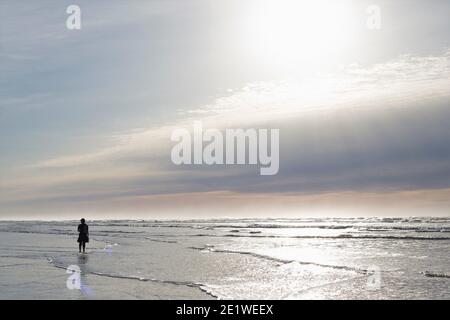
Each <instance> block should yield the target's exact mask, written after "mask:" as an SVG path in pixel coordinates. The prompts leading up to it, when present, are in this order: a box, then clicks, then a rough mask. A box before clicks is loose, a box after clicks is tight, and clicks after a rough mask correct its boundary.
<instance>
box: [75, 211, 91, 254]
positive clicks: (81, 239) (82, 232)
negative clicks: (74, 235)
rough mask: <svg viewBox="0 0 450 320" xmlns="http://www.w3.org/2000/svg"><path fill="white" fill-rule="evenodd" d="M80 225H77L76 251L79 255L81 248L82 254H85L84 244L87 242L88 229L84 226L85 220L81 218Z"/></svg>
mask: <svg viewBox="0 0 450 320" xmlns="http://www.w3.org/2000/svg"><path fill="white" fill-rule="evenodd" d="M80 222H81V223H80V224H79V225H78V232H79V233H80V234H79V235H78V243H79V244H78V250H79V252H80V253H81V247H83V253H85V252H86V243H87V242H89V227H88V225H87V224H86V220H84V218H82V219H81V220H80Z"/></svg>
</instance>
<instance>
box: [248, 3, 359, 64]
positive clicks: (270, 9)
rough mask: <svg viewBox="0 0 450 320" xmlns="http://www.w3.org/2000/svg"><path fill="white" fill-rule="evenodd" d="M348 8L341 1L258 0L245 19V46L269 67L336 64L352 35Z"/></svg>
mask: <svg viewBox="0 0 450 320" xmlns="http://www.w3.org/2000/svg"><path fill="white" fill-rule="evenodd" d="M351 9H352V8H351V6H350V5H348V3H346V2H343V1H321V0H314V1H302V0H260V1H258V2H257V5H254V6H252V8H251V9H250V10H249V12H248V15H247V17H246V26H245V30H244V33H243V34H244V46H245V48H246V51H247V52H248V53H249V54H250V55H251V56H252V57H253V59H258V60H259V61H260V62H261V63H263V64H265V65H269V66H277V65H283V64H289V65H290V66H291V67H292V68H303V67H306V66H308V67H312V66H318V65H320V64H321V63H322V62H323V61H324V60H325V59H326V60H327V63H329V62H330V61H331V60H334V61H337V59H338V58H339V57H340V56H341V55H342V54H345V52H346V50H348V48H349V45H350V44H351V41H352V38H353V36H354V34H353V31H354V26H353V25H352V24H353V23H354V19H353V16H352V14H351V13H352V12H351Z"/></svg>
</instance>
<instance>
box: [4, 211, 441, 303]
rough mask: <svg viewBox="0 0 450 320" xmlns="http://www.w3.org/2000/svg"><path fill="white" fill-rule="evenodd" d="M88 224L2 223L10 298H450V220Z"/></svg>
mask: <svg viewBox="0 0 450 320" xmlns="http://www.w3.org/2000/svg"><path fill="white" fill-rule="evenodd" d="M87 223H88V225H89V230H90V242H89V243H88V245H87V253H86V254H79V253H78V244H77V242H76V240H77V232H76V227H77V221H2V222H0V256H1V262H0V270H1V273H0V299H450V218H446V217H441V218H437V217H436V218H430V217H427V218H420V217H414V218H296V219H294V218H289V219H262V218H261V219H210V220H171V221H169V220H164V221H163V220H114V221H106V220H96V221H89V220H88V221H87ZM69 278H70V279H69ZM75 278H76V280H77V281H78V282H76V281H75V282H71V281H72V280H73V279H75ZM71 284H72V285H71ZM74 284H75V285H74ZM77 284H78V286H77Z"/></svg>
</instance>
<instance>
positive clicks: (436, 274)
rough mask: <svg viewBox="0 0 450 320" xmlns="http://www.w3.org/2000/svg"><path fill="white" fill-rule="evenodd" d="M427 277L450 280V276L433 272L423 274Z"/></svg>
mask: <svg viewBox="0 0 450 320" xmlns="http://www.w3.org/2000/svg"><path fill="white" fill-rule="evenodd" d="M421 273H422V274H423V275H424V276H425V277H431V278H447V279H450V274H448V273H445V272H432V271H424V272H421Z"/></svg>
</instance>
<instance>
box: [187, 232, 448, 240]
mask: <svg viewBox="0 0 450 320" xmlns="http://www.w3.org/2000/svg"><path fill="white" fill-rule="evenodd" d="M186 236H187V237H189V236H191V237H229V238H281V239H352V240H353V239H356V240H358V239H375V240H376V239H387V240H424V241H425V240H428V241H429V240H450V237H415V236H396V235H381V236H376V235H352V234H341V235H336V236H314V235H305V236H283V235H262V234H252V235H250V234H236V233H233V234H223V235H220V234H201V233H199V234H193V235H186Z"/></svg>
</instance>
